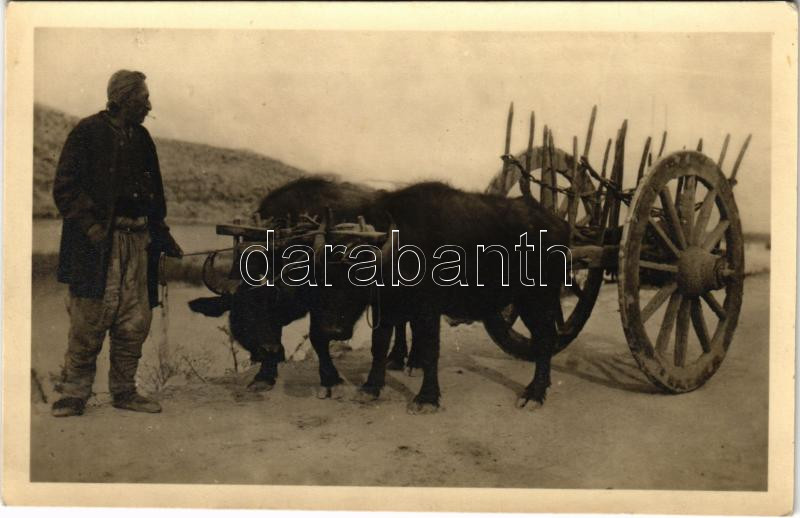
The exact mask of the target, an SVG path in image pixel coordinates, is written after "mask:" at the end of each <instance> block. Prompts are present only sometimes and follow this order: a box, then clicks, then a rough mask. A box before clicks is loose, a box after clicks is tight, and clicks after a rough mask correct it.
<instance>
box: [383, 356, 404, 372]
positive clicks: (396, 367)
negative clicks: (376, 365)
mask: <svg viewBox="0 0 800 518" xmlns="http://www.w3.org/2000/svg"><path fill="white" fill-rule="evenodd" d="M405 366H406V364H405V362H404V361H403V360H398V359H397V358H390V359H389V361H388V362H387V363H386V368H387V369H389V370H390V371H401V370H403V368H405Z"/></svg>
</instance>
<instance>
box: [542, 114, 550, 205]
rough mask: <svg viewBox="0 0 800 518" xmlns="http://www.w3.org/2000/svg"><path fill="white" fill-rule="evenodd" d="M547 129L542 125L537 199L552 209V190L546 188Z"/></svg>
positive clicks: (547, 175) (547, 162) (548, 134)
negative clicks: (539, 181)
mask: <svg viewBox="0 0 800 518" xmlns="http://www.w3.org/2000/svg"><path fill="white" fill-rule="evenodd" d="M549 131H550V130H549V129H548V128H547V125H545V126H544V133H543V136H542V177H541V183H540V184H539V200H540V201H541V202H542V206H543V207H544V208H545V209H547V210H553V198H552V192H551V191H550V189H548V188H547V185H548V183H547V180H548V178H549V173H548V170H549V168H550V157H551V155H550V152H549V137H550V133H549Z"/></svg>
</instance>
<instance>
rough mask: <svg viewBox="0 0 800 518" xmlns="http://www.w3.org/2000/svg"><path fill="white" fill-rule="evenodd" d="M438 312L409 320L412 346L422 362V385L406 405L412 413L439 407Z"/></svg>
mask: <svg viewBox="0 0 800 518" xmlns="http://www.w3.org/2000/svg"><path fill="white" fill-rule="evenodd" d="M440 324H441V317H440V315H439V314H433V315H430V314H429V315H422V316H419V317H416V318H414V319H412V320H411V335H412V338H411V339H412V347H413V348H414V349H417V355H418V357H419V358H420V360H421V363H422V387H421V388H420V390H419V393H418V394H417V395H416V396H415V397H414V400H413V401H412V402H411V403H410V404H409V405H408V411H409V413H412V414H425V413H431V412H435V411H436V410H438V409H439V397H440V396H441V392H440V390H439V334H440V331H441V325H440Z"/></svg>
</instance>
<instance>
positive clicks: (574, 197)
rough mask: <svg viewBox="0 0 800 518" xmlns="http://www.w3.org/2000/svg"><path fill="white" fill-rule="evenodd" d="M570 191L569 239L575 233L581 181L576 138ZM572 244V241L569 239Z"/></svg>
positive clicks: (573, 147) (573, 141) (576, 139)
mask: <svg viewBox="0 0 800 518" xmlns="http://www.w3.org/2000/svg"><path fill="white" fill-rule="evenodd" d="M572 158H573V160H572V189H570V190H569V208H568V216H567V221H568V222H569V232H570V238H571V237H572V234H574V233H575V218H576V217H577V215H578V200H579V198H578V196H579V195H580V193H581V185H580V184H581V181H580V177H579V175H578V137H572ZM570 242H572V239H570Z"/></svg>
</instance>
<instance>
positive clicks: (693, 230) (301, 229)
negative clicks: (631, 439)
mask: <svg viewBox="0 0 800 518" xmlns="http://www.w3.org/2000/svg"><path fill="white" fill-rule="evenodd" d="M513 113H514V111H513V104H512V105H511V108H510V110H509V114H508V122H507V131H506V142H505V153H504V154H503V156H502V158H503V162H504V166H503V168H502V170H501V171H500V172H499V173H498V174H497V175H496V176H495V177H494V178H493V179H492V180H491V182H490V184H489V186H488V188H487V189H486V192H488V193H494V194H500V195H504V196H506V195H509V193H510V192H511V191H512V189H513V188H514V187H515V186H519V188H520V191H521V193H522V195H523V196H524V197H527V198H529V199H534V198H535V197H536V196H538V201H539V202H540V203H542V204H543V205H544V206H545V207H546V208H548V209H549V210H551V211H553V212H554V213H556V214H557V215H558V216H559V217H561V218H563V219H565V220H566V221H568V223H569V225H570V249H571V252H572V279H571V285H569V286H565V287H564V288H563V291H562V297H561V314H560V318H559V322H558V332H559V344H558V350H559V351H561V350H563V349H564V348H565V347H566V346H567V345H569V344H570V342H572V341H573V340H574V339H575V337H577V336H578V334H579V333H580V331H581V329H583V326H584V325H585V324H586V322H587V320H588V319H589V316H590V315H591V313H592V309H593V308H594V305H595V302H596V301H597V298H598V296H599V294H600V288H601V287H602V285H603V284H604V283H605V282H608V281H609V280H611V281H614V280H615V281H616V282H617V287H618V291H619V308H620V316H621V318H622V327H623V329H624V330H625V336H626V338H627V341H628V346H629V347H630V350H631V352H632V353H633V356H634V358H635V359H636V362H637V363H638V364H639V366H640V367H641V369H642V370H643V371H644V373H645V374H646V375H647V377H648V378H649V379H650V380H652V381H653V383H655V384H656V385H657V386H658V387H660V388H661V389H663V390H665V391H667V392H675V393H678V392H687V391H690V390H694V389H696V388H697V387H699V386H701V385H702V384H703V383H705V382H706V381H707V380H708V379H709V378H710V377H711V376H712V375H713V374H714V372H716V370H717V369H718V368H719V366H720V364H721V363H722V360H723V359H724V358H725V353H726V352H727V349H728V346H729V345H730V343H731V339H732V338H733V333H734V330H735V329H736V324H737V321H738V318H739V310H740V308H741V305H742V288H743V284H744V247H743V240H742V229H741V225H740V221H739V212H738V210H737V208H736V202H735V200H734V197H733V190H732V188H733V186H734V185H735V183H736V174H737V171H738V169H739V166H740V165H741V162H742V158H743V156H744V154H745V151H746V150H747V147H748V144H749V142H750V137H749V136H748V137H747V139H746V140H745V141H744V143H743V145H742V147H741V150H740V152H739V154H738V156H737V158H736V160H735V162H734V164H733V167H732V168H731V173H730V175H729V176H726V175H725V174H724V173H723V169H722V167H723V165H724V161H725V155H726V152H727V148H728V143H729V142H730V136H727V137H726V138H725V142H724V144H723V146H722V150H721V152H720V155H719V158H718V159H717V160H716V161H715V160H712V159H711V158H709V157H708V156H706V155H704V154H703V152H702V140H700V142H699V143H698V145H697V149H696V151H686V150H682V151H677V152H673V153H669V154H664V147H665V143H666V138H667V134H666V132H665V133H664V134H663V135H662V136H661V143H660V145H659V148H658V151H657V152H656V151H655V149H654V148H653V149H651V143H652V140H651V139H650V138H647V140H646V142H645V144H644V149H643V152H642V155H641V160H640V163H639V167H638V170H637V176H636V186H635V187H634V188H630V189H624V188H623V178H624V155H625V140H626V133H627V121H625V122H623V124H622V126H621V128H620V129H619V130H618V132H617V135H616V139H615V140H614V141H612V140H611V139H609V140H608V141H607V143H606V147H605V153H604V156H603V162H602V166H601V167H600V171H599V172H598V171H597V170H596V169H595V168H594V167H593V166H592V165H591V164H590V163H589V160H588V155H589V149H590V145H591V141H592V132H593V128H594V121H595V117H596V114H597V110H596V107H595V108H593V109H592V113H591V117H590V122H589V129H588V131H587V136H586V140H585V143H584V146H583V150H582V151H583V152H582V153H581V154H579V150H578V139H577V138H576V137H573V139H572V153H567V152H566V151H564V150H562V149H559V148H557V147H556V146H555V144H554V142H553V140H554V139H553V133H552V131H550V130H549V129H548V128H547V127H546V126H545V127H544V131H543V132H542V135H543V137H542V144H541V145H540V146H534V129H535V117H534V114H533V113H531V122H530V135H529V139H528V146H527V149H526V151H525V152H523V153H520V154H517V155H516V156H515V155H511V154H509V151H510V144H511V125H512V120H513ZM612 144H613V148H614V154H613V157H610V156H609V155H610V153H611V148H612ZM575 157H578V159H577V160H576V159H575ZM609 159H610V160H611V162H610V164H609ZM532 184H533V185H532ZM534 193H536V194H534ZM622 205H625V206H627V217H625V221H624V223H620V218H621V217H622V214H621V211H622ZM276 223H277V224H276ZM320 224H321V223H320V222H319V221H317V220H315V219H312V218H309V217H307V216H304V217H302V218H301V220H300V221H294V222H292V221H281V222H261V221H255V222H254V223H253V224H252V225H241V224H239V223H238V222H236V223H234V224H226V225H219V226H217V233H218V234H224V235H230V236H233V240H234V249H237V250H241V249H242V248H244V247H246V246H248V245H250V244H253V243H258V242H263V241H265V240H266V239H267V237H266V236H267V233H266V232H267V227H270V228H276V229H277V230H276V231H275V232H276V234H275V237H276V239H278V240H279V241H283V242H286V243H289V242H292V241H296V240H303V239H309V237H310V236H313V235H316V234H322V233H331V232H333V233H343V234H354V235H360V236H362V237H368V238H370V239H373V240H379V239H380V238H381V236H383V234H381V233H378V232H374V229H372V227H369V226H368V225H365V223H364V221H363V219H361V220H360V221H359V222H358V223H346V224H341V225H338V226H337V227H335V228H332V229H327V230H323V229H322V228H321V227H320ZM214 257H215V254H212V255H210V256H209V258H208V259H207V260H206V265H205V266H204V273H205V272H208V271H210V270H212V269H213V263H214ZM204 278H205V275H204ZM206 285H207V286H208V287H209V288H210V289H212V290H215V291H216V289H215V287H214V286H213V285H212V284H211V283H208V282H207V283H206ZM517 320H518V316H517V313H516V311H515V309H514V307H513V306H509V307H507V308H505V310H504V311H503V312H502V313H500V314H498V315H495V316H494V317H492V318H489V319H487V320H486V321H485V322H484V325H485V327H486V330H487V331H488V333H489V335H490V336H491V338H492V339H493V340H494V341H495V342H496V343H497V344H498V345H499V346H500V347H501V348H502V349H503V350H504V351H506V352H507V353H508V354H510V355H512V356H514V357H516V358H519V359H524V360H528V361H533V360H534V358H533V356H532V352H531V349H532V348H531V346H530V344H531V339H533V340H535V337H533V338H531V337H530V336H526V335H525V334H524V331H522V327H520V328H519V330H518V329H517V327H515V323H516V321H517Z"/></svg>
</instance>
